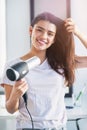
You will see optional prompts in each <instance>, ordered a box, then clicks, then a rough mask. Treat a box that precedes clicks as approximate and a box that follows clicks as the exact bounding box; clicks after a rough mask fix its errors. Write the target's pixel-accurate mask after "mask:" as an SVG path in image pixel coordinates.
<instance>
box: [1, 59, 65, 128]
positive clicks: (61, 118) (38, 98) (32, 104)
mask: <svg viewBox="0 0 87 130" xmlns="http://www.w3.org/2000/svg"><path fill="white" fill-rule="evenodd" d="M19 61H21V59H16V60H13V61H11V62H9V63H8V65H12V64H15V63H17V62H19ZM8 65H7V67H6V69H7V68H8V67H9V66H8ZM6 69H5V70H6ZM25 78H26V80H27V83H28V86H29V89H28V91H27V95H28V99H27V107H28V109H29V111H30V113H31V116H32V119H33V122H34V128H38V129H42V128H54V127H57V128H59V127H60V126H63V125H65V124H66V121H67V118H66V109H65V103H64V95H65V86H64V77H62V76H61V75H60V74H58V73H57V72H55V71H54V70H53V69H51V67H50V66H49V64H48V62H47V60H45V61H44V62H43V63H42V64H41V65H39V66H37V67H35V68H33V69H32V70H30V71H29V73H28V74H27V75H26V76H25ZM1 83H5V84H10V85H13V84H14V82H13V81H10V80H9V79H8V78H7V77H6V74H5V73H4V76H3V79H2V81H1ZM31 127H32V124H31V119H30V116H29V115H28V112H27V110H26V108H25V105H24V100H23V98H20V105H19V115H18V116H17V128H31Z"/></svg>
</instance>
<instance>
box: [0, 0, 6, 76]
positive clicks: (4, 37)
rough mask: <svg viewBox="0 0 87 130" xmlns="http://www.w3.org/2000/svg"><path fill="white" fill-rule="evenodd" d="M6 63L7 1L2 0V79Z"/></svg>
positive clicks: (0, 19)
mask: <svg viewBox="0 0 87 130" xmlns="http://www.w3.org/2000/svg"><path fill="white" fill-rule="evenodd" d="M5 61H6V22H5V0H0V77H1V75H2V72H3V69H4V65H5Z"/></svg>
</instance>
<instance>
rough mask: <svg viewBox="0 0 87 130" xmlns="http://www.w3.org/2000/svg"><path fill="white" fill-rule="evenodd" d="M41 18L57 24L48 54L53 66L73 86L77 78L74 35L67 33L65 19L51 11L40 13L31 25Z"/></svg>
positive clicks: (49, 61)
mask: <svg viewBox="0 0 87 130" xmlns="http://www.w3.org/2000/svg"><path fill="white" fill-rule="evenodd" d="M40 20H45V21H49V22H51V23H53V24H55V25H56V28H57V31H56V36H55V42H54V44H52V45H51V46H50V47H49V48H48V49H47V51H46V56H47V59H48V63H49V64H50V66H51V68H52V69H53V70H54V71H56V72H57V73H59V74H61V75H62V76H64V77H65V82H66V85H67V86H71V85H72V84H73V82H74V78H75V76H74V75H75V74H74V68H75V60H74V57H75V48H74V39H73V35H72V33H67V31H66V28H65V26H64V20H62V19H60V18H58V17H56V16H54V15H53V14H51V13H48V12H44V13H42V14H39V15H38V16H37V17H36V18H35V19H34V20H33V21H32V24H31V26H34V25H35V24H36V23H37V22H38V21H40ZM61 69H63V71H62V72H61V71H60V70H61Z"/></svg>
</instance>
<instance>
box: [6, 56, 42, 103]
mask: <svg viewBox="0 0 87 130" xmlns="http://www.w3.org/2000/svg"><path fill="white" fill-rule="evenodd" d="M39 64H40V59H39V58H38V57H37V56H34V57H32V58H30V59H29V60H26V61H21V62H18V63H16V64H14V65H12V66H10V68H8V69H7V70H6V75H7V77H8V79H9V80H11V81H18V80H20V79H22V78H23V77H24V76H25V75H26V74H27V73H28V72H29V70H31V69H33V68H34V67H36V66H38V65H39ZM23 98H24V101H25V103H27V101H26V100H27V94H26V93H25V94H24V95H23Z"/></svg>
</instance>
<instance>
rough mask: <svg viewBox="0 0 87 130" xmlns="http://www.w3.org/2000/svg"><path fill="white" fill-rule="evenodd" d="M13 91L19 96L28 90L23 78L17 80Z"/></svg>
mask: <svg viewBox="0 0 87 130" xmlns="http://www.w3.org/2000/svg"><path fill="white" fill-rule="evenodd" d="M14 88H15V93H16V94H17V95H18V96H19V97H20V96H22V95H23V94H24V93H25V92H26V91H27V90H28V84H27V82H26V80H25V79H21V80H19V81H17V82H16V83H15V85H14Z"/></svg>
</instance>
